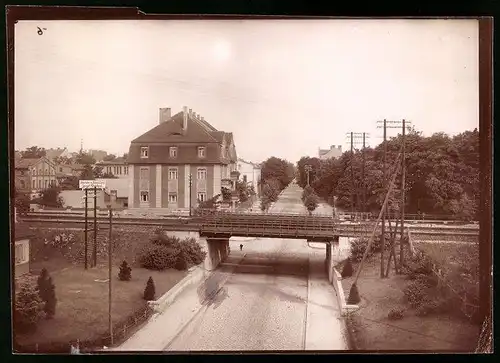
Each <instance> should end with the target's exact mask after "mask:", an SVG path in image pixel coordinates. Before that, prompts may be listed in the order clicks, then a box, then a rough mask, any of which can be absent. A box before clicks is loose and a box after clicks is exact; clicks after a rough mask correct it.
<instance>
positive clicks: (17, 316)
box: [14, 283, 44, 331]
mask: <svg viewBox="0 0 500 363" xmlns="http://www.w3.org/2000/svg"><path fill="white" fill-rule="evenodd" d="M43 305H44V303H43V300H42V299H41V298H40V295H39V294H38V291H37V289H36V288H35V287H34V286H32V285H30V284H27V283H26V284H23V285H22V286H21V289H20V290H19V292H18V293H17V294H16V299H15V305H14V324H15V327H16V328H18V329H20V330H21V331H26V330H34V329H35V328H36V324H37V323H38V321H40V319H42V318H43V315H44V314H43Z"/></svg>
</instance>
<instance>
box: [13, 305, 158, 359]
mask: <svg viewBox="0 0 500 363" xmlns="http://www.w3.org/2000/svg"><path fill="white" fill-rule="evenodd" d="M152 313H153V310H152V309H151V308H150V307H149V306H147V305H146V306H145V307H143V308H141V309H139V310H137V311H136V312H135V313H134V314H133V315H130V316H129V317H127V318H126V319H124V320H122V321H120V322H118V323H116V324H114V326H113V344H114V345H116V344H117V343H119V342H121V341H123V340H124V339H125V338H127V333H130V331H131V330H134V329H135V328H137V326H138V325H140V324H142V323H144V322H145V321H146V320H147V319H148V318H149V317H150V316H151V315H152ZM75 340H76V339H75ZM110 343H111V335H110V334H109V332H106V333H102V334H99V335H98V336H97V337H96V338H93V339H87V340H80V341H79V346H80V352H82V353H85V352H92V351H97V350H102V349H103V347H104V346H110ZM70 348H71V342H70V341H64V342H48V343H42V344H18V343H16V342H15V341H14V349H15V351H16V352H18V353H68V354H69V353H70Z"/></svg>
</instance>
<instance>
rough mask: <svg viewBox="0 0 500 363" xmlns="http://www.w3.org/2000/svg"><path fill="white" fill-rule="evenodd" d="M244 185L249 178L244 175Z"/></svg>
mask: <svg viewBox="0 0 500 363" xmlns="http://www.w3.org/2000/svg"><path fill="white" fill-rule="evenodd" d="M243 183H245V184H246V183H247V176H246V175H243Z"/></svg>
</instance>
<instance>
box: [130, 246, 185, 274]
mask: <svg viewBox="0 0 500 363" xmlns="http://www.w3.org/2000/svg"><path fill="white" fill-rule="evenodd" d="M178 254H179V250H176V249H172V248H169V247H165V246H161V245H146V246H145V248H144V249H143V250H142V252H141V253H140V255H139V263H140V265H141V266H142V267H144V268H147V269H149V270H158V271H162V270H165V269H167V268H172V267H174V265H175V262H176V261H177V255H178Z"/></svg>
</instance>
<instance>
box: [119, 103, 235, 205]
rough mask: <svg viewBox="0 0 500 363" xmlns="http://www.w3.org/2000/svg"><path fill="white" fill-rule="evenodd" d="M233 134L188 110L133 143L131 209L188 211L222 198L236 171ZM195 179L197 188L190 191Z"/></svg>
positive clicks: (164, 118)
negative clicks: (215, 126)
mask: <svg viewBox="0 0 500 363" xmlns="http://www.w3.org/2000/svg"><path fill="white" fill-rule="evenodd" d="M236 163H237V155H236V147H235V144H234V139H233V134H232V133H228V132H224V131H219V130H217V129H216V128H214V127H213V126H212V125H210V124H209V123H208V122H207V121H205V119H204V117H202V116H200V115H198V114H196V113H195V112H193V111H192V110H191V109H189V110H188V109H187V107H184V108H183V111H181V112H179V113H177V114H175V115H174V116H171V109H170V108H161V109H160V117H159V124H158V125H157V126H156V127H154V128H153V129H151V130H149V131H148V132H146V133H144V134H143V135H141V136H139V137H138V138H136V139H134V140H132V142H131V144H130V149H129V153H128V167H129V175H130V179H129V180H130V183H129V200H128V206H129V208H131V209H134V208H141V209H166V210H169V211H174V210H175V211H187V210H189V207H190V202H189V201H190V200H191V207H193V208H194V207H196V205H197V204H198V202H199V201H205V200H208V199H210V198H212V197H214V196H216V195H218V194H221V187H222V185H225V184H226V183H227V182H228V181H229V180H230V178H231V172H232V171H236ZM190 176H191V187H190Z"/></svg>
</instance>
